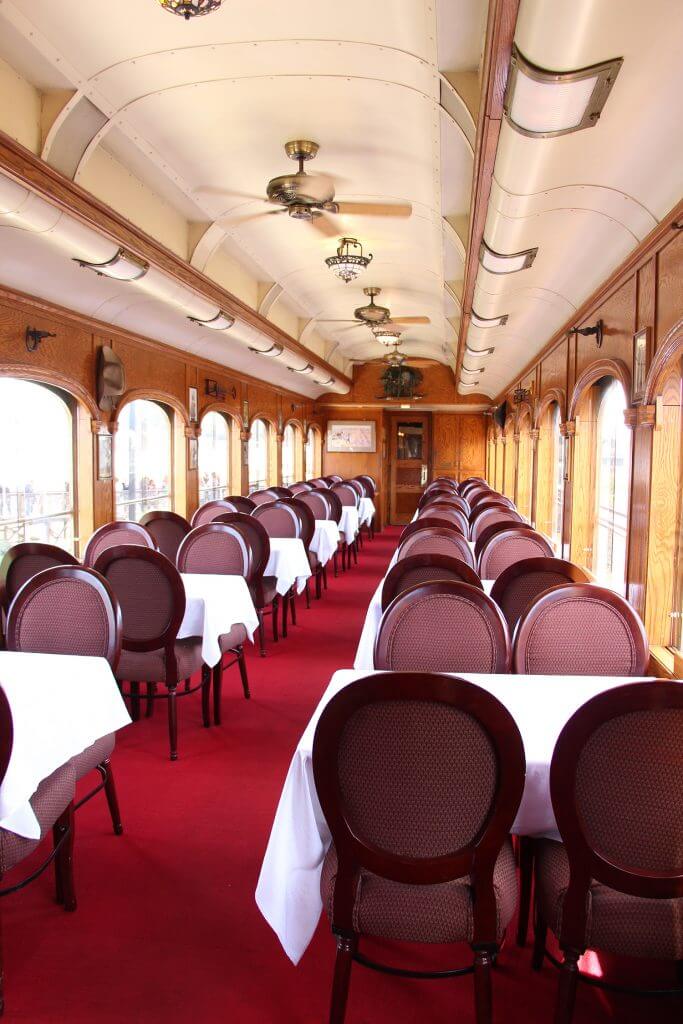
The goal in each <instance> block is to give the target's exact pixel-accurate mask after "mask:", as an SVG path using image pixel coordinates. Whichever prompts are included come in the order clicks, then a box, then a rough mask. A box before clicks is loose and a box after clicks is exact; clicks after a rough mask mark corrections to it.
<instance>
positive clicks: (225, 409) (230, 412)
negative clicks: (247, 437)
mask: <svg viewBox="0 0 683 1024" xmlns="http://www.w3.org/2000/svg"><path fill="white" fill-rule="evenodd" d="M210 412H219V413H222V414H223V415H224V416H228V417H229V418H230V419H231V420H233V421H234V422H235V423H236V424H237V426H238V427H239V428H240V429H242V417H241V416H240V414H239V413H238V412H237V411H236V410H235V409H233V408H232V407H231V406H229V405H228V404H227V403H226V402H220V401H219V402H209V404H208V405H205V406H204V407H203V409H202V410H201V412H200V416H199V422H200V424H201V422H202V420H203V419H204V417H205V416H206V415H207V414H208V413H210Z"/></svg>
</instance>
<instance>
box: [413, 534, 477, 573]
mask: <svg viewBox="0 0 683 1024" xmlns="http://www.w3.org/2000/svg"><path fill="white" fill-rule="evenodd" d="M413 525H415V524H413ZM423 554H424V555H448V556H450V557H451V558H461V559H462V561H463V562H465V564H466V565H469V566H471V568H472V569H474V555H473V554H472V550H471V548H470V546H469V544H468V543H467V541H466V539H465V538H464V537H463V536H462V534H461V533H459V531H457V530H455V529H452V528H449V529H447V528H443V527H429V528H425V529H419V530H416V531H415V532H414V533H411V534H410V535H409V536H406V538H405V540H402V541H401V544H400V547H399V549H398V555H397V556H396V557H397V560H400V559H402V558H408V557H410V556H413V555H423Z"/></svg>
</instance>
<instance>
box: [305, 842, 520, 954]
mask: <svg viewBox="0 0 683 1024" xmlns="http://www.w3.org/2000/svg"><path fill="white" fill-rule="evenodd" d="M336 880H337V851H336V849H335V847H334V844H333V845H332V846H331V847H330V849H329V850H328V852H327V855H326V857H325V860H324V862H323V871H322V877H321V880H320V895H321V897H322V901H323V907H324V908H325V911H326V913H327V915H328V917H330V918H331V917H332V906H333V900H334V886H335V882H336ZM493 886H494V890H495V895H496V937H497V939H498V941H499V942H500V941H501V939H502V938H503V935H504V933H505V929H506V928H507V926H508V924H509V923H510V921H511V919H512V917H513V915H514V912H515V907H516V905H517V876H516V871H515V855H514V853H513V851H512V844H511V842H510V840H509V839H508V840H507V841H506V842H505V844H504V845H503V848H502V850H501V851H500V854H499V856H498V860H497V861H496V867H495V870H494V874H493ZM472 891H473V890H472V879H471V878H470V876H469V875H466V876H464V877H463V878H456V879H454V880H453V881H450V882H443V883H441V884H437V885H402V884H401V883H400V882H394V881H392V880H391V879H389V878H381V877H380V876H379V875H373V874H372V873H371V872H370V871H361V873H360V881H359V884H358V888H357V890H356V898H355V901H354V906H353V926H354V928H355V929H356V931H357V932H359V933H360V934H362V935H374V936H377V937H378V938H383V939H397V940H402V941H404V942H472V941H473V938H474V917H473V913H472Z"/></svg>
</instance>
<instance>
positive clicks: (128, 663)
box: [116, 636, 202, 683]
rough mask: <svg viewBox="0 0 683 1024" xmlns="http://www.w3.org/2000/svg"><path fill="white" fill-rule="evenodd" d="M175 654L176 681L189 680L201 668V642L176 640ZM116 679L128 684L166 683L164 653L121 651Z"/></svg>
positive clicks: (192, 637) (191, 638)
mask: <svg viewBox="0 0 683 1024" xmlns="http://www.w3.org/2000/svg"><path fill="white" fill-rule="evenodd" d="M175 654H176V659H177V662H178V679H179V680H181V679H189V678H190V676H193V675H194V674H195V672H198V671H199V669H200V668H201V667H202V641H201V639H200V638H199V637H197V636H191V637H188V639H187V640H176V645H175ZM116 678H117V679H125V680H126V681H127V682H129V683H139V682H143V683H144V682H148V683H160V682H165V681H166V652H165V651H164V650H163V648H160V649H159V650H157V651H121V660H120V661H119V665H118V668H117V670H116Z"/></svg>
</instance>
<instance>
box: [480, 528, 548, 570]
mask: <svg viewBox="0 0 683 1024" xmlns="http://www.w3.org/2000/svg"><path fill="white" fill-rule="evenodd" d="M554 554H555V552H554V551H553V546H552V544H551V543H550V541H549V540H548V539H547V538H546V537H544V536H543V534H542V533H538V532H537V531H536V530H532V529H531V528H529V529H528V530H520V529H512V530H500V531H499V532H498V533H496V534H494V536H493V537H491V539H490V540H489V541H488V542H487V544H486V546H485V547H484V548H483V550H482V552H481V554H480V555H479V561H478V565H477V567H478V570H479V576H480V577H481V579H483V580H495V579H498V577H499V576H500V574H501V573H502V571H503V569H507V567H508V566H509V565H512V564H513V563H514V562H519V561H520V560H521V559H522V558H552V557H553V556H554Z"/></svg>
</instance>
